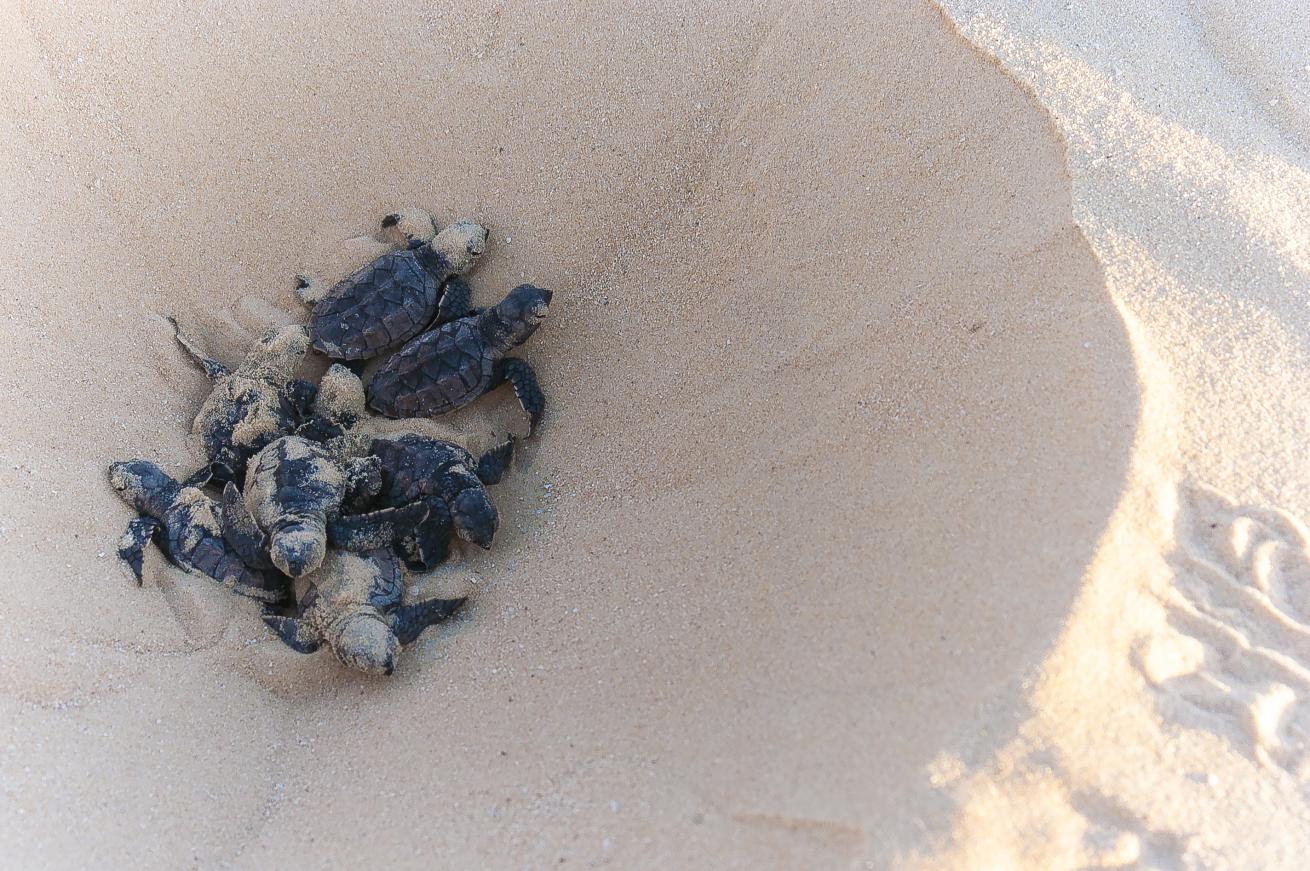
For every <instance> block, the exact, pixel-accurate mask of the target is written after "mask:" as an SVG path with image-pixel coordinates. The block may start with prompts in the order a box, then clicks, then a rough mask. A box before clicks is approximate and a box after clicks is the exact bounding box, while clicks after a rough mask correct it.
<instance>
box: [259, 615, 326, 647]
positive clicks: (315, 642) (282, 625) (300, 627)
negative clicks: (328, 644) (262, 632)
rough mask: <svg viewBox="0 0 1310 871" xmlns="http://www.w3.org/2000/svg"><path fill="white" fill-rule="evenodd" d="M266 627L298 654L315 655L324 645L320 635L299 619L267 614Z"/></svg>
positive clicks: (265, 618) (265, 616)
mask: <svg viewBox="0 0 1310 871" xmlns="http://www.w3.org/2000/svg"><path fill="white" fill-rule="evenodd" d="M264 625H265V626H267V627H268V628H269V629H272V630H273V631H274V632H276V633H277V637H278V638H281V639H282V643H283V644H285V645H286V646H287V647H290V648H291V649H292V650H294V651H295V652H296V653H313V652H314V651H315V650H318V648H319V645H321V644H322V643H323V641H322V639H320V638H319V637H318V634H317V633H316V632H314V630H312V629H310V628H309V624H307V623H306V622H305V621H304V620H301V619H300V618H299V617H280V616H278V615H277V614H268V613H265V614H264Z"/></svg>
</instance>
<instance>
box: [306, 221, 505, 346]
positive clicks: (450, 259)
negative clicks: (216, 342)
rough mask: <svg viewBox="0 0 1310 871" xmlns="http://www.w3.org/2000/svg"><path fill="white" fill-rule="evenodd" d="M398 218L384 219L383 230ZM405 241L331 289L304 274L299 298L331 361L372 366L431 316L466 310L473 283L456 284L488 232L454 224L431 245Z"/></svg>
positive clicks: (441, 318)
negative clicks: (308, 309)
mask: <svg viewBox="0 0 1310 871" xmlns="http://www.w3.org/2000/svg"><path fill="white" fill-rule="evenodd" d="M398 218H399V215H389V216H387V218H385V219H384V220H383V227H387V226H389V225H388V221H393V219H398ZM407 222H408V221H407ZM434 226H435V225H434ZM404 235H405V237H406V238H408V239H409V240H410V242H409V247H408V248H406V249H405V250H402V251H393V252H391V253H389V254H383V255H382V256H381V257H378V258H377V259H375V260H373V261H372V262H371V263H369V264H368V265H366V266H364V267H363V268H361V269H359V270H357V271H356V272H354V273H353V274H352V275H350V276H349V277H347V278H344V279H342V280H341V281H339V282H337V283H336V284H334V285H332V287H330V288H324V286H323V285H322V284H321V283H317V282H314V281H312V280H311V279H309V278H307V277H305V276H300V278H299V285H298V287H297V289H296V293H297V295H299V297H300V298H301V300H303V301H304V302H305V303H306V304H307V305H312V306H313V307H314V311H313V314H312V315H311V316H310V321H309V331H310V336H311V337H312V339H313V345H314V347H315V348H316V349H318V350H319V351H321V352H323V353H324V354H326V355H327V356H328V357H330V358H332V359H334V360H367V359H369V358H371V357H377V356H379V355H381V354H385V353H386V352H388V351H390V350H393V349H395V348H399V347H400V346H401V345H403V344H404V343H405V342H406V341H407V340H409V339H411V338H413V337H414V336H416V335H418V334H419V333H421V332H422V331H423V330H424V329H426V328H427V326H428V325H429V324H431V323H432V322H433V319H434V318H435V319H436V321H437V323H444V322H445V321H447V320H450V319H452V318H456V317H459V316H461V315H463V314H465V313H466V312H467V311H468V307H469V289H468V285H467V284H465V283H463V282H462V281H457V280H451V279H454V278H455V276H458V275H462V274H464V273H465V272H468V271H469V270H470V269H472V268H473V267H474V265H476V264H477V262H478V259H479V258H480V257H481V256H482V252H483V250H485V248H486V244H487V229H486V228H485V227H482V226H479V225H478V224H475V223H473V222H472V221H456V222H455V223H454V224H451V225H450V226H449V227H447V228H446V229H444V230H442V231H441V232H440V233H437V234H436V235H435V236H432V237H431V238H430V239H424V238H423V234H416V233H405V234H404Z"/></svg>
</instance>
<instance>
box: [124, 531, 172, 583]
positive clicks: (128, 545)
mask: <svg viewBox="0 0 1310 871" xmlns="http://www.w3.org/2000/svg"><path fill="white" fill-rule="evenodd" d="M162 528H163V524H162V523H160V522H159V521H158V520H156V519H155V518H153V517H147V516H145V515H144V514H143V515H141V516H140V517H137V518H135V519H134V520H132V521H131V522H130V523H128V524H127V531H126V532H124V533H123V536H122V538H120V539H119V540H118V558H119V559H121V560H122V561H123V562H125V563H127V564H128V565H129V566H130V567H131V569H132V574H133V576H135V577H136V583H137V586H140V585H141V583H142V577H141V570H142V566H144V565H145V549H146V545H147V544H149V543H150V541H151V539H153V538H154V537H155V535H156V533H158V532H159V530H160V529H162Z"/></svg>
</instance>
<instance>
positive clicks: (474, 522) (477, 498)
mask: <svg viewBox="0 0 1310 871" xmlns="http://www.w3.org/2000/svg"><path fill="white" fill-rule="evenodd" d="M450 515H451V520H452V521H453V523H454V525H455V533H456V534H457V535H459V537H460V538H462V539H464V540H465V541H469V542H472V543H473V544H476V545H477V546H478V547H480V548H482V549H483V550H487V549H489V548H490V547H491V539H492V538H494V537H495V535H496V529H497V527H499V526H500V517H499V516H498V515H497V514H496V506H495V505H492V504H491V500H490V499H489V498H487V491H486V490H484V489H482V488H481V487H469V488H468V489H467V490H465V491H463V492H462V493H460V494H459V495H458V496H456V497H455V501H454V502H453V503H452V504H451V506H450Z"/></svg>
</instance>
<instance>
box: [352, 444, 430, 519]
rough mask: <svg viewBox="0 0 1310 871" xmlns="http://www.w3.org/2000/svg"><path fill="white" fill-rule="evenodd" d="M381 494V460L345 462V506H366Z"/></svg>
mask: <svg viewBox="0 0 1310 871" xmlns="http://www.w3.org/2000/svg"><path fill="white" fill-rule="evenodd" d="M381 492H382V459H381V458H380V457H374V456H371V455H370V456H364V457H353V458H351V459H350V460H347V461H346V501H345V504H346V505H350V506H356V505H364V504H367V502H368V500H370V499H372V498H373V497H374V496H376V495H378V494H379V493H381ZM420 522H421V521H420Z"/></svg>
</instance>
